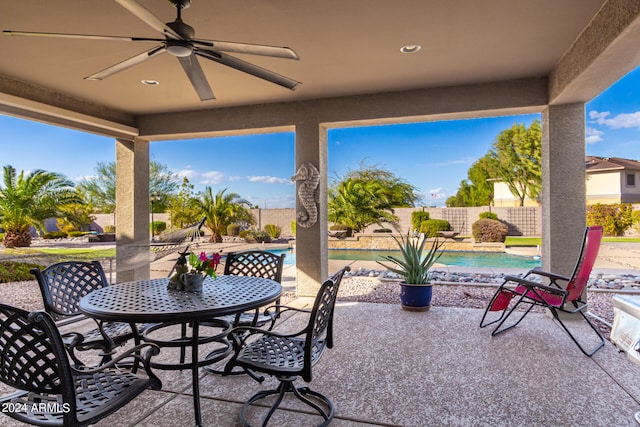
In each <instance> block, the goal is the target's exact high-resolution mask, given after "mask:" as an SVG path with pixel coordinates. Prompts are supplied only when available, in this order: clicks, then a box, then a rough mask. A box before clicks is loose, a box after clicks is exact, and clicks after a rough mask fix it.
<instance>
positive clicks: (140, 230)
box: [116, 139, 149, 282]
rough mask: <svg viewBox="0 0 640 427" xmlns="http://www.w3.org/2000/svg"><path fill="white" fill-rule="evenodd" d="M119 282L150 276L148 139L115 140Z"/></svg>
mask: <svg viewBox="0 0 640 427" xmlns="http://www.w3.org/2000/svg"><path fill="white" fill-rule="evenodd" d="M116 268H117V281H118V282H126V281H131V280H142V279H148V278H149V141H146V140H143V139H135V140H134V141H127V140H123V139H117V140H116Z"/></svg>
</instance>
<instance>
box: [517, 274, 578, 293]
mask: <svg viewBox="0 0 640 427" xmlns="http://www.w3.org/2000/svg"><path fill="white" fill-rule="evenodd" d="M506 280H508V281H511V282H516V283H518V284H519V285H522V286H524V287H526V288H527V289H529V290H532V291H535V289H540V290H543V291H545V292H548V293H550V294H555V295H561V296H563V297H564V296H566V295H567V291H566V290H565V289H562V288H556V287H554V286H548V285H543V284H542V283H538V282H533V281H531V280H527V279H524V278H519V277H513V276H506V277H505V281H506Z"/></svg>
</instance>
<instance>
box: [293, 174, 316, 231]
mask: <svg viewBox="0 0 640 427" xmlns="http://www.w3.org/2000/svg"><path fill="white" fill-rule="evenodd" d="M291 181H297V182H299V184H298V200H299V201H300V203H301V204H302V206H303V208H304V209H302V210H299V211H298V213H297V215H296V223H297V224H298V225H299V226H300V227H302V228H311V227H312V226H313V225H314V224H315V223H316V222H317V221H318V204H319V203H320V172H319V171H318V168H317V167H315V166H314V165H313V163H310V162H305V163H302V164H301V165H300V167H299V168H298V171H297V172H296V174H295V175H294V176H292V177H291Z"/></svg>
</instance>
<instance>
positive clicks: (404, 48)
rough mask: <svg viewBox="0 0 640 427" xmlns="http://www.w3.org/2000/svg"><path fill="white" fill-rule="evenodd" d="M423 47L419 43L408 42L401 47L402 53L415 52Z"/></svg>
mask: <svg viewBox="0 0 640 427" xmlns="http://www.w3.org/2000/svg"><path fill="white" fill-rule="evenodd" d="M420 49H422V46H420V45H419V44H406V45H404V46H402V47H401V48H400V52H402V53H415V52H417V51H419V50H420Z"/></svg>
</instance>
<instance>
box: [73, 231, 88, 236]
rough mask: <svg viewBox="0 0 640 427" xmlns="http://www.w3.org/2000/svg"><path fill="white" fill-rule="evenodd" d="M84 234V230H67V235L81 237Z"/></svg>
mask: <svg viewBox="0 0 640 427" xmlns="http://www.w3.org/2000/svg"><path fill="white" fill-rule="evenodd" d="M85 234H87V233H85V232H84V231H70V232H69V237H82V236H84V235H85Z"/></svg>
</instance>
